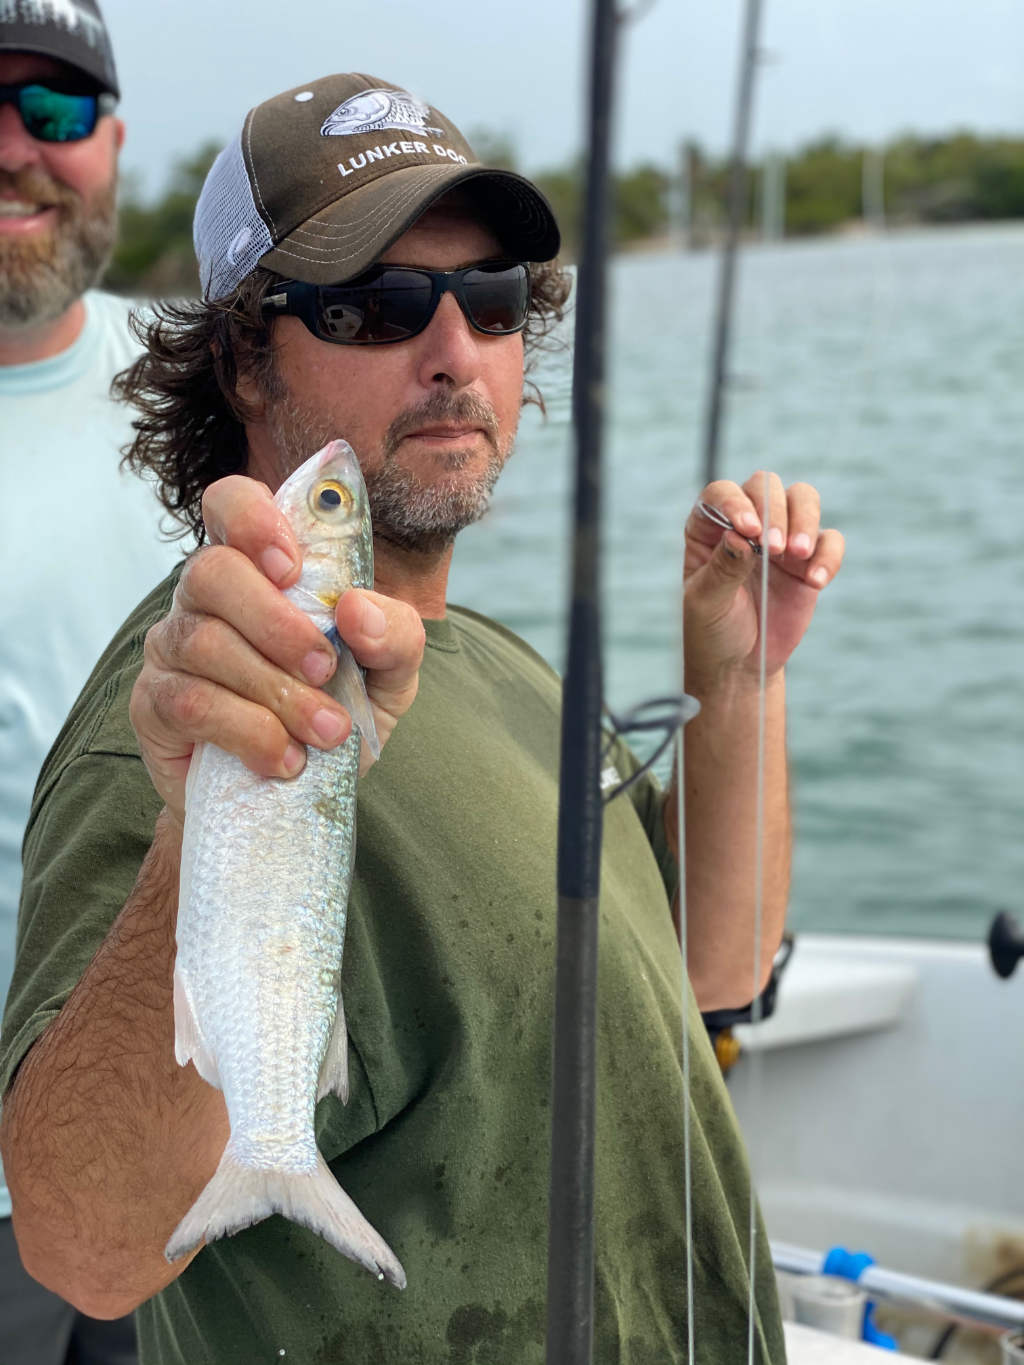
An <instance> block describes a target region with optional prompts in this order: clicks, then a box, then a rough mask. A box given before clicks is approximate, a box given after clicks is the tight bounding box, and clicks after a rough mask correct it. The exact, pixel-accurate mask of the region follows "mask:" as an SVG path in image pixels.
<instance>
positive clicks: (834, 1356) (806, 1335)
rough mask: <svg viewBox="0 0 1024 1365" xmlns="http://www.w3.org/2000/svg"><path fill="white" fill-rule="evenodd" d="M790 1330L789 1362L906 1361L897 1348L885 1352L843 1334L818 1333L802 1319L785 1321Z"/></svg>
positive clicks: (873, 1364) (872, 1364)
mask: <svg viewBox="0 0 1024 1365" xmlns="http://www.w3.org/2000/svg"><path fill="white" fill-rule="evenodd" d="M783 1325H784V1327H785V1330H786V1356H787V1358H788V1362H789V1365H882V1362H883V1361H885V1360H889V1361H894V1360H905V1359H906V1358H907V1357H906V1356H902V1355H897V1354H896V1352H894V1351H883V1350H881V1349H880V1348H879V1347H877V1346H868V1345H867V1344H866V1343H865V1342H863V1341H844V1340H843V1338H842V1337H836V1336H831V1335H830V1334H829V1333H827V1332H818V1331H816V1330H815V1329H814V1328H813V1327H804V1326H803V1324H802V1323H799V1322H787V1323H784V1324H783Z"/></svg>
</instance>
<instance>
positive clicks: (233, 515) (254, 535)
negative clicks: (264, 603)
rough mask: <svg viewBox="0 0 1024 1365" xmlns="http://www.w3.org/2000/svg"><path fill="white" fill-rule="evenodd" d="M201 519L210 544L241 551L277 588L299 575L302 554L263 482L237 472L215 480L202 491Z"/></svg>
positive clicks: (284, 585) (283, 516)
mask: <svg viewBox="0 0 1024 1365" xmlns="http://www.w3.org/2000/svg"><path fill="white" fill-rule="evenodd" d="M203 521H204V523H205V525H206V534H207V535H208V537H209V539H210V542H211V544H213V545H229V546H231V548H232V549H235V550H238V551H240V552H241V553H242V554H243V555H245V557H246V558H247V559H248V560H250V561H251V562H252V563H253V564H255V565H257V566H258V567H259V569H260V570H261V572H262V573H264V574H265V575H266V577H267V578H269V579H270V581H271V582H272V583H275V584H276V585H277V586H278V587H279V588H287V587H290V586H291V585H292V584H293V583H294V582H295V580H296V579H297V578H298V576H299V571H300V569H301V567H302V556H301V555H300V553H299V548H298V545H297V544H296V542H295V536H294V534H293V533H292V529H291V527H290V526H289V524H288V520H287V518H286V517H285V515H284V513H283V512H282V511H281V510H280V508H278V507H277V505H276V504H275V502H274V499H273V496H272V494H271V492H270V489H269V488H268V487H267V485H266V484H265V483H259V482H258V481H257V480H255V479H249V478H245V477H243V476H242V475H240V474H232V475H229V476H228V477H227V478H226V479H218V480H217V482H216V483H212V484H210V486H209V488H207V490H206V492H205V493H204V494H203Z"/></svg>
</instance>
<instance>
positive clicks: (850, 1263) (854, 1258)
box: [821, 1247, 899, 1351]
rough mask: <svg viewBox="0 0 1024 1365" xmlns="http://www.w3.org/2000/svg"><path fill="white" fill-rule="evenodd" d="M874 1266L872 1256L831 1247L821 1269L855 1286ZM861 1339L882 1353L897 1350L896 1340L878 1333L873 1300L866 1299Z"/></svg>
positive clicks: (864, 1252)
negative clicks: (851, 1282) (878, 1348)
mask: <svg viewBox="0 0 1024 1365" xmlns="http://www.w3.org/2000/svg"><path fill="white" fill-rule="evenodd" d="M874 1264H875V1258H874V1256H869V1255H868V1253H867V1252H866V1251H847V1250H846V1248H845V1247H833V1248H832V1250H831V1251H830V1252H829V1253H828V1255H827V1256H826V1257H825V1262H824V1265H823V1266H822V1267H821V1269H822V1273H823V1274H825V1275H838V1276H839V1277H840V1278H841V1279H844V1280H853V1282H854V1283H855V1284H856V1283H857V1281H858V1280H859V1279H860V1277H861V1276H862V1275H863V1274H864V1272H865V1270H867V1268H868V1266H869V1265H874ZM861 1337H862V1339H863V1340H864V1341H866V1342H868V1343H869V1345H871V1346H878V1347H880V1348H881V1349H882V1350H883V1351H897V1350H899V1343H898V1342H897V1341H896V1338H895V1337H891V1336H889V1334H888V1333H887V1332H882V1331H880V1330H879V1329H878V1327H877V1326H876V1324H875V1304H874V1300H873V1299H868V1301H867V1303H866V1304H865V1305H864V1326H863V1327H862V1329H861Z"/></svg>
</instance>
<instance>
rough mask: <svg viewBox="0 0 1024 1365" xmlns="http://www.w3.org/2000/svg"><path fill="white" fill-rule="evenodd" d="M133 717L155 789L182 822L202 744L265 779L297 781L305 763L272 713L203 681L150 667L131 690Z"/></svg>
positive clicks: (297, 748) (303, 757)
mask: <svg viewBox="0 0 1024 1365" xmlns="http://www.w3.org/2000/svg"><path fill="white" fill-rule="evenodd" d="M129 716H130V718H131V722H132V726H133V728H134V730H135V733H136V734H137V735H138V737H139V744H140V747H141V749H142V756H143V759H144V761H145V764H146V767H147V768H148V769H149V773H150V776H151V778H152V780H153V785H154V786H155V787H156V789H157V791H158V792H159V793H160V795H161V796H162V797H163V799H164V801H165V802H166V803H167V806H168V808H169V809H170V810H171V812H172V814H173V815H174V816H175V817H176V818H177V819H178V820H179V821H180V820H181V819H183V817H184V779H185V774H186V772H187V770H188V764H189V761H190V759H191V756H192V750H193V748H194V746H195V745H196V744H198V743H200V742H201V741H204V740H212V741H214V742H215V743H216V744H217V745H218V746H219V747H220V748H222V749H227V750H228V752H230V753H233V754H236V755H237V757H238V758H240V759H241V760H242V762H243V763H244V764H245V765H246V767H247V768H250V769H251V770H252V771H253V772H255V773H258V774H259V775H260V776H262V777H294V775H295V774H296V773H297V772H300V771H301V770H302V768H303V766H304V764H305V761H306V756H305V752H304V750H303V749H302V746H301V745H299V744H296V743H295V741H294V740H293V739H292V737H291V735H289V733H288V731H287V730H286V729H285V728H284V726H283V725H282V724H281V722H280V721H279V720H278V719H277V717H276V716H275V715H274V714H273V713H272V712H270V711H268V710H266V708H265V707H261V706H257V705H255V704H254V703H252V702H248V701H245V700H243V699H242V698H240V697H238V696H236V695H235V694H234V693H232V692H229V691H228V690H227V689H226V688H223V687H220V686H219V685H218V684H217V683H212V682H209V681H208V680H207V679H205V678H192V677H188V676H187V675H183V674H180V673H162V672H159V671H158V670H156V669H155V668H153V667H152V666H150V665H148V664H147V665H146V667H145V668H144V669H143V672H142V673H141V674H140V675H139V678H138V681H137V682H136V684H135V687H134V689H133V691H132V696H131V702H130V705H129Z"/></svg>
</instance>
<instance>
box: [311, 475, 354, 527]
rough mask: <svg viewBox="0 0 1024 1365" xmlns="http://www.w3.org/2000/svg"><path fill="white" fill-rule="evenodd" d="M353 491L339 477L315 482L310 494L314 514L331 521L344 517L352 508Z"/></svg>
mask: <svg viewBox="0 0 1024 1365" xmlns="http://www.w3.org/2000/svg"><path fill="white" fill-rule="evenodd" d="M353 501H354V500H353V497H352V493H351V492H350V490H349V489H348V488H346V487H345V485H344V484H343V483H339V482H338V480H337V479H323V480H321V482H320V483H318V484H314V486H313V488H312V489H311V491H310V495H309V505H310V507H311V509H312V511H313V514H314V516H317V517H322V518H327V519H329V520H331V521H334V520H342V519H344V518H345V517H346V516H347V515H348V514H349V512H350V511H351V510H352V504H353Z"/></svg>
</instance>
